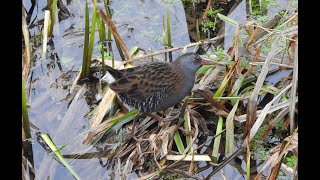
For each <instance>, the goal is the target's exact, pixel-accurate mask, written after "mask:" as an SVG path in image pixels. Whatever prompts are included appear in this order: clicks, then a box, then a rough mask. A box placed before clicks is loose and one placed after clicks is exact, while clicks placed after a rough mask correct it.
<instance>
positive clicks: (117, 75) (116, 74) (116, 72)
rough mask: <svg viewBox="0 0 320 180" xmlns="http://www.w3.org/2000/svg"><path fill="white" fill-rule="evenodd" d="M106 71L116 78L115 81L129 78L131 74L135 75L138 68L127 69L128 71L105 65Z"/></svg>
mask: <svg viewBox="0 0 320 180" xmlns="http://www.w3.org/2000/svg"><path fill="white" fill-rule="evenodd" d="M105 68H106V70H107V71H108V72H109V73H110V74H111V75H112V76H113V77H114V78H115V79H121V78H123V77H126V76H128V75H129V74H130V73H133V72H135V71H136V69H137V68H136V67H132V68H127V69H122V70H118V69H114V68H112V67H110V66H108V65H105Z"/></svg>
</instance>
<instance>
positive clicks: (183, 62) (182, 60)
mask: <svg viewBox="0 0 320 180" xmlns="http://www.w3.org/2000/svg"><path fill="white" fill-rule="evenodd" d="M174 64H175V65H176V66H178V67H179V68H180V69H181V70H182V71H183V72H186V73H190V74H195V73H196V72H197V70H198V69H199V68H200V67H201V66H202V65H217V63H216V62H214V61H208V60H205V59H203V58H201V57H200V56H199V55H198V54H196V53H193V52H188V53H185V54H183V55H181V56H179V57H178V58H177V59H176V60H175V62H174Z"/></svg>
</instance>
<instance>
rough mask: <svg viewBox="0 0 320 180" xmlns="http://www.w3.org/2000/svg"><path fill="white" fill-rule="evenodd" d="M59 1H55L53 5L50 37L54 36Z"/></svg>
mask: <svg viewBox="0 0 320 180" xmlns="http://www.w3.org/2000/svg"><path fill="white" fill-rule="evenodd" d="M57 1H58V0H53V2H52V4H51V24H50V31H49V36H52V31H53V26H54V21H55V17H56V12H57Z"/></svg>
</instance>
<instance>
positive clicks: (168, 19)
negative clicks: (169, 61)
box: [167, 9, 172, 47]
mask: <svg viewBox="0 0 320 180" xmlns="http://www.w3.org/2000/svg"><path fill="white" fill-rule="evenodd" d="M167 38H168V47H172V46H171V30H170V11H169V9H167Z"/></svg>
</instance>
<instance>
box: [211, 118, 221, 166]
mask: <svg viewBox="0 0 320 180" xmlns="http://www.w3.org/2000/svg"><path fill="white" fill-rule="evenodd" d="M222 125H223V118H222V117H221V116H219V120H218V125H217V130H216V135H217V134H220V132H221V131H222ZM220 142H221V134H220V135H219V136H217V137H216V138H215V139H214V143H213V150H212V158H213V162H214V163H217V157H218V152H219V146H220Z"/></svg>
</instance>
